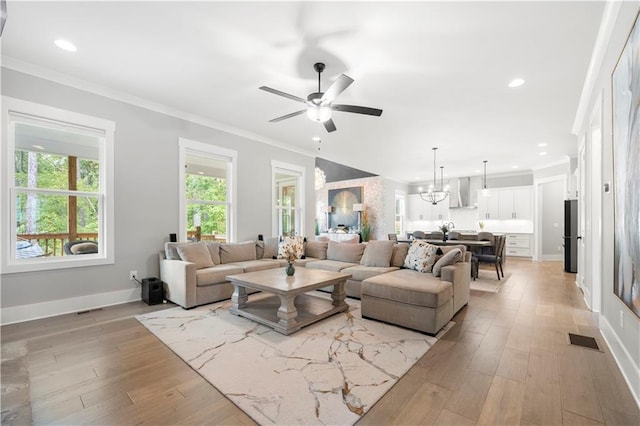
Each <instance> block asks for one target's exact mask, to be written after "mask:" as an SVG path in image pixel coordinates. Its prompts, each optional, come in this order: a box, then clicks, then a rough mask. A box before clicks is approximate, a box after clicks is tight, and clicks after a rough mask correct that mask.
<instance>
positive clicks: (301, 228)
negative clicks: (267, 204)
mask: <svg viewBox="0 0 640 426" xmlns="http://www.w3.org/2000/svg"><path fill="white" fill-rule="evenodd" d="M305 172H306V169H305V168H304V167H301V166H296V165H295V164H289V163H285V162H282V161H277V160H271V205H272V206H273V207H272V210H271V211H272V217H271V235H273V236H279V228H280V223H279V214H278V210H279V209H281V208H282V207H278V205H277V201H278V194H276V174H277V173H285V174H290V175H291V176H295V178H296V203H295V206H296V207H295V208H291V207H287V209H289V210H294V209H295V211H296V214H297V217H296V219H297V220H298V222H297V223H298V224H299V225H298V231H297V233H296V235H304V233H305V229H306V228H305V220H304V219H305V214H304V212H305V208H304V206H305V199H306V198H305V186H304V183H305Z"/></svg>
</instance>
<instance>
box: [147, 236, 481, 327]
mask: <svg viewBox="0 0 640 426" xmlns="http://www.w3.org/2000/svg"><path fill="white" fill-rule="evenodd" d="M296 249H297V251H298V252H297V259H296V261H295V265H296V267H306V268H315V269H323V270H329V271H336V272H339V271H341V272H347V273H350V274H351V278H350V279H349V280H348V281H347V283H346V285H345V289H346V292H347V295H348V296H349V297H354V298H359V299H361V300H362V314H363V316H365V317H369V318H373V319H377V320H381V321H385V322H389V323H393V324H397V325H401V326H404V327H408V328H412V329H416V330H420V331H423V332H427V333H432V334H435V333H437V332H438V330H440V329H441V328H442V327H443V326H444V325H446V324H447V322H448V321H449V320H450V319H451V318H452V317H453V315H454V314H455V313H456V312H457V311H458V310H460V309H461V308H462V307H463V306H464V305H466V304H467V303H468V301H469V291H470V290H469V286H470V270H471V253H467V252H466V248H465V246H451V247H446V248H444V247H443V248H442V250H445V251H446V252H451V254H455V256H450V255H449V254H448V253H445V252H441V253H440V256H439V257H441V259H440V263H442V261H446V262H445V263H442V264H441V265H440V264H438V262H435V258H434V263H433V264H432V265H431V267H432V268H435V267H437V273H435V272H436V271H435V270H434V271H433V272H418V271H416V270H413V269H408V268H407V267H406V266H407V265H406V264H405V262H406V260H407V256H408V253H409V245H408V244H404V243H394V242H393V241H372V242H370V243H337V242H333V241H329V242H325V241H306V240H305V242H304V244H301V245H300V246H299V247H296ZM279 251H280V253H279ZM159 258H160V278H161V280H162V281H163V282H164V286H165V297H166V299H168V300H170V301H172V302H174V303H176V304H178V305H180V306H182V307H183V308H186V309H188V308H192V307H195V306H198V305H203V304H207V303H212V302H216V301H220V300H224V299H228V298H230V297H231V294H232V293H233V286H232V284H231V283H230V282H229V281H227V280H226V276H227V275H233V274H239V273H244V272H252V271H258V270H265V269H271V268H280V267H283V266H285V265H286V264H287V260H286V259H284V258H283V253H282V244H281V243H280V244H279V240H278V238H267V239H266V240H265V241H246V242H241V243H205V242H198V243H165V249H164V250H163V251H162V252H160V253H159Z"/></svg>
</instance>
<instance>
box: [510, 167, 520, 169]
mask: <svg viewBox="0 0 640 426" xmlns="http://www.w3.org/2000/svg"><path fill="white" fill-rule="evenodd" d="M518 167H519V166H511V168H512V169H517V168H518Z"/></svg>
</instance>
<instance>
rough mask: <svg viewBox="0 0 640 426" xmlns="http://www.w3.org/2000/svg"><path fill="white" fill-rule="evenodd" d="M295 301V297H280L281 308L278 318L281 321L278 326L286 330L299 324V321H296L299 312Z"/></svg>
mask: <svg viewBox="0 0 640 426" xmlns="http://www.w3.org/2000/svg"><path fill="white" fill-rule="evenodd" d="M294 299H295V297H287V296H286V295H282V296H280V308H279V309H278V318H280V321H279V322H278V324H279V325H280V326H282V327H284V328H285V329H288V328H291V327H293V326H294V325H295V324H296V323H297V322H298V320H296V318H297V316H298V310H297V309H296V306H295V305H294V303H293V301H294Z"/></svg>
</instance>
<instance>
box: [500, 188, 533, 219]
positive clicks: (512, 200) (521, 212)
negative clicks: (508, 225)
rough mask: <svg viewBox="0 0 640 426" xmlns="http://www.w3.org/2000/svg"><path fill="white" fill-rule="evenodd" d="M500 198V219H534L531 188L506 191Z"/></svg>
mask: <svg viewBox="0 0 640 426" xmlns="http://www.w3.org/2000/svg"><path fill="white" fill-rule="evenodd" d="M499 198H500V199H499V212H498V216H499V217H500V219H521V220H531V219H533V211H532V210H533V209H532V204H533V203H532V202H531V198H532V191H531V188H515V189H504V190H501V191H500V197H499Z"/></svg>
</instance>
